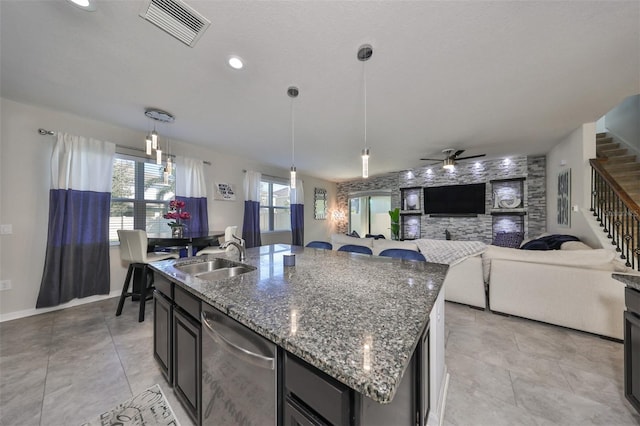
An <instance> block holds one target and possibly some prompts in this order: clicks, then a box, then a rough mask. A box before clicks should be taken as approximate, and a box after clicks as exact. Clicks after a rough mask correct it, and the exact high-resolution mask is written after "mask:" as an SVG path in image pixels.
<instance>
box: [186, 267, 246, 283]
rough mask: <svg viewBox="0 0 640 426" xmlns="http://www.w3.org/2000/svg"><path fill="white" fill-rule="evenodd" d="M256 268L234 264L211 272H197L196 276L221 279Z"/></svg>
mask: <svg viewBox="0 0 640 426" xmlns="http://www.w3.org/2000/svg"><path fill="white" fill-rule="evenodd" d="M255 270H256V268H254V267H253V266H234V267H232V268H221V269H217V270H215V271H211V272H203V273H201V274H197V275H196V277H198V278H201V279H203V280H211V281H216V280H223V279H225V278H231V277H235V276H236V275H240V274H244V273H246V272H251V271H255Z"/></svg>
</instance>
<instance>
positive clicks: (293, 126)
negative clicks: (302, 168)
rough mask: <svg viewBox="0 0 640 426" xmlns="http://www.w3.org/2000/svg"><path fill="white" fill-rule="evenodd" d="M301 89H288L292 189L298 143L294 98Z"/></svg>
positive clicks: (293, 187) (290, 185) (290, 184)
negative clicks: (296, 139)
mask: <svg viewBox="0 0 640 426" xmlns="http://www.w3.org/2000/svg"><path fill="white" fill-rule="evenodd" d="M299 93H300V91H299V90H298V88H297V87H295V86H290V87H289V88H288V89H287V95H289V97H290V98H291V171H290V175H291V176H290V183H289V187H290V188H291V189H296V166H295V155H296V150H295V149H296V143H295V130H296V118H295V115H294V112H293V100H294V99H295V98H297V97H298V94H299Z"/></svg>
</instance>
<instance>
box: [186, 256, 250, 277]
mask: <svg viewBox="0 0 640 426" xmlns="http://www.w3.org/2000/svg"><path fill="white" fill-rule="evenodd" d="M176 269H178V270H180V271H182V272H184V273H185V274H189V275H191V276H193V277H197V278H201V279H203V280H211V281H216V280H223V279H225V278H231V277H235V276H236V275H240V274H244V273H246V272H251V271H255V270H256V268H254V267H253V266H249V265H243V264H241V263H237V262H234V261H232V260H227V259H219V258H216V259H213V260H208V261H206V262H200V263H190V264H188V265H180V266H176Z"/></svg>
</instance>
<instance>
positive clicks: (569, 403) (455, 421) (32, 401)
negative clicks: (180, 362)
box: [0, 298, 640, 426]
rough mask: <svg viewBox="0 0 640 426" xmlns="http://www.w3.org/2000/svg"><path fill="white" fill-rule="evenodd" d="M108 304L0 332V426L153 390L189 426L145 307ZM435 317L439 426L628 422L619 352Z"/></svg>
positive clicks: (537, 327)
mask: <svg viewBox="0 0 640 426" xmlns="http://www.w3.org/2000/svg"><path fill="white" fill-rule="evenodd" d="M116 302H117V298H116V299H109V300H105V301H101V302H96V303H91V304H87V305H82V306H78V307H74V308H69V309H65V310H62V311H56V312H51V313H47V314H42V315H38V316H34V317H29V318H24V319H20V320H15V321H9V322H4V323H0V425H3V426H9V425H20V426H29V425H56V426H58V425H80V424H82V423H83V422H84V421H86V420H88V419H90V418H92V417H95V416H97V415H98V414H99V413H101V412H103V411H106V410H108V409H109V408H111V407H113V406H115V405H116V404H118V403H119V402H121V401H123V400H125V399H127V398H129V397H131V396H132V395H133V394H136V393H138V392H140V391H142V390H144V389H146V388H147V387H149V386H152V385H153V384H155V383H158V384H160V386H161V387H162V389H163V391H164V392H165V395H166V396H167V399H168V400H169V403H170V404H171V406H172V407H173V409H174V411H175V412H176V416H177V417H178V419H179V420H180V421H181V422H182V424H183V425H184V426H191V425H192V423H191V422H190V420H189V418H188V417H187V415H186V413H185V412H184V411H183V410H182V407H181V406H180V403H179V402H178V401H177V400H176V399H175V397H174V395H173V391H172V390H171V389H170V388H168V387H167V386H166V384H165V381H164V379H163V377H162V375H161V373H160V371H159V370H158V368H157V367H156V364H155V361H154V359H153V355H152V342H153V321H152V315H151V314H152V312H151V311H152V310H151V309H147V314H146V320H145V321H144V322H143V323H138V322H137V309H136V308H137V306H134V305H131V303H130V302H128V303H127V304H126V305H125V310H124V312H123V314H122V316H120V317H118V318H116V317H115V316H114V312H115V308H116ZM148 306H149V307H150V306H151V304H150V303H149V305H148ZM445 309H446V315H445V323H446V363H447V366H448V368H449V373H450V374H451V378H450V382H449V393H448V398H447V405H446V410H445V417H444V422H445V425H447V426H466V425H474V426H475V425H480V426H484V425H487V426H493V425H568V426H569V425H571V426H572V425H576V426H577V425H580V426H583V425H607V426H613V425H637V424H640V416H638V415H637V414H636V413H635V412H634V411H633V409H632V408H631V407H630V405H629V404H628V403H627V402H626V400H625V399H624V395H623V376H622V374H623V350H622V349H623V346H622V344H620V343H615V342H611V341H607V340H603V339H600V338H598V337H594V336H591V335H588V334H585V333H580V332H575V331H571V330H566V329H563V328H560V327H554V326H548V325H544V324H540V323H535V322H532V321H528V320H524V319H518V318H509V317H503V316H499V315H495V314H491V313H489V312H482V311H477V310H474V309H471V308H468V307H465V306H461V305H456V304H451V303H447V305H446V308H445Z"/></svg>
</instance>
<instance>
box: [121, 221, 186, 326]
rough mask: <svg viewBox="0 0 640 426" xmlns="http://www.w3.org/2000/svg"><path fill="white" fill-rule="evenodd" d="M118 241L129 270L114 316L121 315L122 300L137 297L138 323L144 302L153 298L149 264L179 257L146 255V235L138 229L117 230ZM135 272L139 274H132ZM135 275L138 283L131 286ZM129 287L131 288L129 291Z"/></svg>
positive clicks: (142, 319)
mask: <svg viewBox="0 0 640 426" xmlns="http://www.w3.org/2000/svg"><path fill="white" fill-rule="evenodd" d="M118 239H119V240H120V259H121V260H122V261H123V262H127V263H129V268H128V269H127V277H126V278H125V279H124V285H123V286H122V293H121V294H120V301H119V302H118V309H117V310H116V316H120V314H121V313H122V307H123V306H124V300H125V299H126V298H127V297H131V299H132V300H133V297H134V296H137V297H138V298H139V302H140V312H139V314H138V322H142V321H144V308H145V302H146V301H147V299H151V298H152V297H153V289H154V287H153V271H152V270H151V269H149V267H148V266H149V263H150V262H155V261H158V260H165V259H178V258H179V257H180V256H179V255H178V254H177V253H147V244H148V242H147V233H146V232H145V231H141V230H138V229H135V230H124V229H118ZM136 270H137V271H138V272H139V274H135V273H134V272H135V271H136ZM135 275H139V277H140V282H139V283H135V282H134V284H131V281H132V277H134V276H135ZM147 275H148V276H149V278H147ZM136 284H138V285H136ZM129 285H131V287H132V288H131V291H129Z"/></svg>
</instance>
